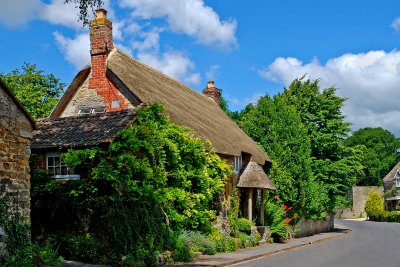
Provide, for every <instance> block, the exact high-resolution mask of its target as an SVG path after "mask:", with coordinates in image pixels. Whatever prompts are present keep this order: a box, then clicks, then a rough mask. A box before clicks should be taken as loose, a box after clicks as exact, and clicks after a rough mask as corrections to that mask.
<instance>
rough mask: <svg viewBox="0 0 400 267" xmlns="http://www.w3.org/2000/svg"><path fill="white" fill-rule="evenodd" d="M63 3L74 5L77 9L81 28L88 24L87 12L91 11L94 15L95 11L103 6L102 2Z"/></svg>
mask: <svg viewBox="0 0 400 267" xmlns="http://www.w3.org/2000/svg"><path fill="white" fill-rule="evenodd" d="M64 3H65V4H67V3H74V4H76V6H75V7H76V8H78V9H79V20H80V21H82V23H83V26H85V25H87V24H88V23H89V20H88V18H89V14H90V13H89V12H88V10H91V11H92V12H93V13H94V10H95V9H98V8H100V7H102V6H103V5H104V2H103V0H64Z"/></svg>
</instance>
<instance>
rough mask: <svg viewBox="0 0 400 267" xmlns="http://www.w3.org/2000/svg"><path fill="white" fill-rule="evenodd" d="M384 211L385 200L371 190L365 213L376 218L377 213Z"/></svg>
mask: <svg viewBox="0 0 400 267" xmlns="http://www.w3.org/2000/svg"><path fill="white" fill-rule="evenodd" d="M383 210H384V206H383V200H382V197H381V196H379V194H378V193H377V192H376V191H374V190H371V191H370V192H369V194H368V198H367V202H366V203H365V212H366V213H367V214H368V216H369V217H374V216H375V215H376V214H377V213H379V212H381V211H383Z"/></svg>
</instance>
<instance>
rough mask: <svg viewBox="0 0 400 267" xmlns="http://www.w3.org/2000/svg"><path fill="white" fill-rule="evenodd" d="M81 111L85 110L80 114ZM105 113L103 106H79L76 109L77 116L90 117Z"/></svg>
mask: <svg viewBox="0 0 400 267" xmlns="http://www.w3.org/2000/svg"><path fill="white" fill-rule="evenodd" d="M82 110H87V111H86V112H82ZM104 112H106V107H105V106H81V107H78V115H79V116H84V115H90V114H98V113H104Z"/></svg>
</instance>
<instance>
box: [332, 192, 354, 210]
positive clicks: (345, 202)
mask: <svg viewBox="0 0 400 267" xmlns="http://www.w3.org/2000/svg"><path fill="white" fill-rule="evenodd" d="M352 206H353V201H352V199H351V198H350V196H349V195H346V196H338V197H337V198H336V207H335V208H336V209H346V208H351V207H352Z"/></svg>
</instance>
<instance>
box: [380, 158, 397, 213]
mask: <svg viewBox="0 0 400 267" xmlns="http://www.w3.org/2000/svg"><path fill="white" fill-rule="evenodd" d="M382 181H383V187H384V191H385V192H388V191H389V190H391V189H392V188H393V187H395V188H396V192H395V196H391V197H388V198H386V199H385V200H386V201H387V202H388V203H389V204H390V206H391V207H392V208H396V207H397V206H398V205H399V203H400V162H399V163H397V164H396V166H394V167H393V168H392V169H391V170H390V172H389V173H388V174H386V176H385V177H384V178H383V180H382Z"/></svg>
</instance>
